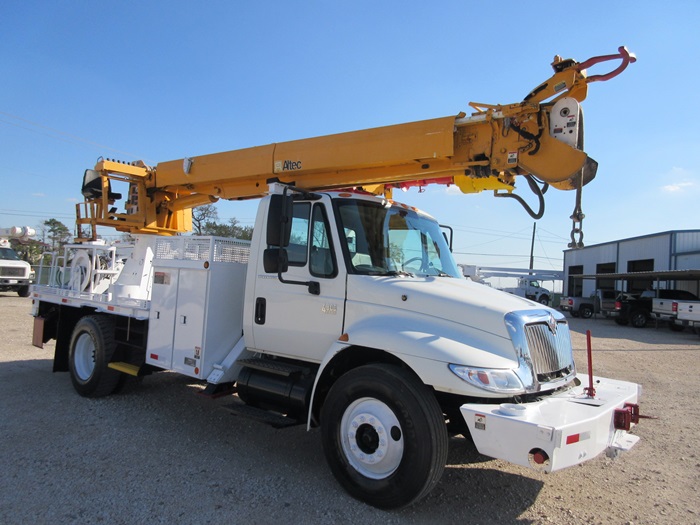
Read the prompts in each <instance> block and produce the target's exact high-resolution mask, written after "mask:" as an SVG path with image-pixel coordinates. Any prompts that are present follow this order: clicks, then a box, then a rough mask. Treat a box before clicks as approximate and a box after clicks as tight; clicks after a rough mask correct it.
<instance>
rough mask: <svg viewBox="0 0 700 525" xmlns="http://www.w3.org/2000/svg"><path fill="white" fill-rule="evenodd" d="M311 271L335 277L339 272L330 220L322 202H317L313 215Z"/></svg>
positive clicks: (317, 274) (327, 276) (321, 275)
mask: <svg viewBox="0 0 700 525" xmlns="http://www.w3.org/2000/svg"><path fill="white" fill-rule="evenodd" d="M309 272H310V273H311V275H313V276H314V277H326V278H330V277H335V276H336V275H337V274H338V268H337V266H336V262H335V257H334V254H333V245H332V243H331V238H330V230H329V227H328V220H327V218H326V212H325V208H324V207H323V205H322V204H316V205H314V208H313V214H312V217H311V248H310V251H309Z"/></svg>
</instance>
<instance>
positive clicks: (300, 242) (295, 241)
mask: <svg viewBox="0 0 700 525" xmlns="http://www.w3.org/2000/svg"><path fill="white" fill-rule="evenodd" d="M310 214H311V204H310V203H308V202H299V203H295V204H294V211H293V214H292V235H291V237H290V239H289V246H287V257H288V258H289V265H290V266H305V265H306V261H307V253H308V247H309V216H310Z"/></svg>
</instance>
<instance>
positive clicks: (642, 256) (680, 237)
mask: <svg viewBox="0 0 700 525" xmlns="http://www.w3.org/2000/svg"><path fill="white" fill-rule="evenodd" d="M687 270H695V272H692V271H687ZM699 280H700V230H677V231H669V232H662V233H653V234H650V235H644V236H641V237H632V238H630V239H622V240H619V241H612V242H606V243H603V244H596V245H593V246H586V247H585V248H580V249H576V250H564V294H565V295H571V296H583V297H587V296H589V295H590V294H591V293H593V291H594V290H596V289H604V290H623V291H628V292H637V291H641V290H646V289H650V288H669V289H670V288H676V289H682V290H688V291H690V292H693V293H695V294H698V292H700V290H699V289H698V282H699Z"/></svg>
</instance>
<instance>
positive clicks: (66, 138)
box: [0, 111, 148, 160]
mask: <svg viewBox="0 0 700 525" xmlns="http://www.w3.org/2000/svg"><path fill="white" fill-rule="evenodd" d="M0 115H5V116H6V117H9V118H11V119H15V120H18V121H20V122H23V123H25V124H28V125H29V126H33V127H34V128H38V129H39V130H45V131H46V132H47V133H42V134H43V135H46V136H49V137H51V138H54V139H56V140H61V141H63V142H73V143H75V142H82V143H84V144H88V145H90V146H93V147H96V148H100V149H102V150H109V151H113V152H115V153H119V154H121V155H128V156H129V157H132V158H140V159H144V158H143V157H142V156H140V155H135V154H133V153H129V152H128V151H121V150H118V149H115V148H111V147H109V146H105V145H104V144H100V143H99V142H94V141H92V140H89V139H86V138H83V137H79V136H78V135H73V134H72V133H68V132H66V131H61V130H60V129H55V128H51V127H49V126H46V125H44V124H40V123H38V122H32V121H31V120H27V119H25V118H23V117H18V116H17V115H12V114H11V113H6V112H5V111H0ZM0 122H3V123H4V124H8V125H10V126H15V127H17V128H21V129H26V130H27V131H32V132H34V133H40V131H39V130H37V129H33V128H31V127H26V126H22V125H20V124H18V123H16V122H9V121H7V120H1V119H0ZM56 135H58V136H56ZM144 160H148V159H144Z"/></svg>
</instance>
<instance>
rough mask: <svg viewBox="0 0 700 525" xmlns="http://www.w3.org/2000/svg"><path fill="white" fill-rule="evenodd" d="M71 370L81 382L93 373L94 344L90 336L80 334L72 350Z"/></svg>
mask: <svg viewBox="0 0 700 525" xmlns="http://www.w3.org/2000/svg"><path fill="white" fill-rule="evenodd" d="M73 369H74V370H75V375H76V376H77V377H78V379H80V380H81V381H87V380H88V379H90V376H92V373H93V372H94V371H95V342H94V341H93V340H92V337H90V334H86V333H83V334H80V337H78V340H77V341H76V342H75V348H74V349H73Z"/></svg>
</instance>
